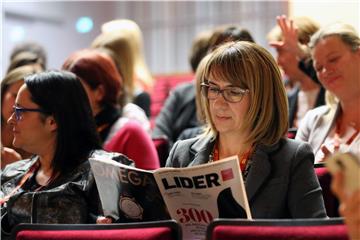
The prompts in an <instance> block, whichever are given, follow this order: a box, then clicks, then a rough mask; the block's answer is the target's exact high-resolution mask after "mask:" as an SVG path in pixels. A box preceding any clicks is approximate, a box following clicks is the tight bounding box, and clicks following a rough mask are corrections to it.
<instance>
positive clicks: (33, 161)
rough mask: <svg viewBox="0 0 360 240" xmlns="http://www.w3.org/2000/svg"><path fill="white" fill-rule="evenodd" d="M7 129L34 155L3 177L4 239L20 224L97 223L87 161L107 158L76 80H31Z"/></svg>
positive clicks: (54, 74) (49, 75)
mask: <svg viewBox="0 0 360 240" xmlns="http://www.w3.org/2000/svg"><path fill="white" fill-rule="evenodd" d="M8 123H9V124H10V125H11V126H12V132H13V134H14V140H13V145H14V146H15V147H17V148H21V149H23V150H25V151H27V152H30V153H33V154H34V155H33V156H32V157H31V158H30V159H26V160H21V161H18V162H15V163H13V164H9V165H8V166H7V167H6V168H5V169H4V171H3V172H2V174H1V183H2V185H1V195H0V196H1V199H0V201H1V205H2V209H1V210H2V213H1V217H2V221H1V228H2V235H3V233H4V232H8V231H9V232H10V231H11V229H12V228H13V227H14V226H15V225H17V224H19V223H91V222H95V221H96V216H98V215H99V214H101V210H100V201H99V194H98V191H97V187H96V184H95V181H94V177H93V174H92V172H91V170H90V164H89V161H88V158H89V157H90V155H92V154H95V153H98V154H103V152H101V151H96V152H94V150H96V149H100V148H101V145H100V143H99V139H98V135H97V133H96V128H95V123H94V121H93V118H92V115H91V108H90V105H89V101H88V99H87V96H86V92H85V90H84V88H83V87H82V85H81V83H80V81H79V80H78V79H77V78H76V76H75V75H74V74H72V73H68V72H58V71H51V72H44V73H38V74H34V75H31V76H28V77H26V78H25V84H24V85H22V86H21V88H20V90H19V92H18V95H17V97H16V100H15V105H14V107H13V113H12V115H11V117H10V118H9V120H8ZM4 211H5V212H6V215H5V214H4Z"/></svg>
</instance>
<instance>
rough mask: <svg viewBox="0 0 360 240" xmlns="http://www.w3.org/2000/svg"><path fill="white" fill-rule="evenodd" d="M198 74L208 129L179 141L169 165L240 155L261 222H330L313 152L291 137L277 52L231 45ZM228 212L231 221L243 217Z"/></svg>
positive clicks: (252, 203)
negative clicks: (325, 220)
mask: <svg viewBox="0 0 360 240" xmlns="http://www.w3.org/2000/svg"><path fill="white" fill-rule="evenodd" d="M196 75H197V76H196V77H197V94H198V96H200V94H201V98H200V99H199V103H200V105H201V107H202V109H203V113H204V116H205V121H206V125H207V128H206V130H205V133H204V134H203V135H201V136H200V137H196V138H192V139H188V140H184V141H178V142H177V143H175V145H174V146H173V148H172V150H171V152H170V155H169V158H168V160H167V163H166V166H167V167H188V166H194V165H199V164H205V163H208V162H212V161H219V160H220V159H224V158H226V157H229V156H233V155H237V156H238V158H239V161H240V168H241V171H242V175H243V178H244V182H245V188H246V192H247V195H248V200H249V205H250V209H251V214H252V217H253V218H323V217H326V212H325V208H324V202H323V198H322V194H321V188H320V186H319V182H318V180H317V177H316V175H315V172H314V168H313V164H314V155H313V153H312V150H311V147H310V146H309V145H308V144H306V143H301V142H296V141H294V140H290V139H287V138H286V137H285V135H286V133H287V129H288V110H287V109H288V106H287V98H286V92H285V88H284V86H283V83H282V81H281V75H280V72H279V69H278V67H277V64H276V62H275V61H274V59H273V57H272V56H271V54H270V53H269V52H268V51H267V50H265V49H264V48H262V47H260V46H258V45H256V44H254V43H249V42H230V43H227V44H224V45H222V46H220V47H218V48H217V49H215V50H214V51H213V52H212V53H210V54H209V55H207V56H206V57H205V58H204V59H203V60H202V62H201V64H200V66H199V68H198V70H197V74H196ZM229 201H230V202H231V198H230V199H229ZM224 204H225V203H224V201H222V205H224ZM219 208H220V206H219ZM224 209H227V212H226V213H220V215H221V216H223V217H241V211H239V212H240V213H239V216H236V215H237V214H234V212H236V210H235V209H233V210H232V212H233V213H232V214H230V213H231V209H229V208H224Z"/></svg>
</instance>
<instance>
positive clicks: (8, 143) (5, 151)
mask: <svg viewBox="0 0 360 240" xmlns="http://www.w3.org/2000/svg"><path fill="white" fill-rule="evenodd" d="M41 71H42V69H41V67H40V65H38V64H29V65H26V66H21V67H18V68H15V69H14V70H12V71H10V72H9V73H7V74H6V75H5V77H4V78H3V79H2V81H1V168H2V169H3V168H4V167H5V166H6V165H7V164H9V163H12V162H15V161H17V160H20V159H25V158H28V157H30V156H31V153H27V152H25V151H23V150H21V149H13V148H14V146H13V145H12V142H13V139H14V136H13V133H12V130H11V129H12V128H11V126H10V125H9V124H7V120H8V119H9V118H10V116H11V114H12V112H13V106H14V103H15V99H16V96H17V93H18V91H19V89H20V87H21V86H22V85H23V84H24V77H26V76H28V75H31V74H34V73H39V72H41ZM9 153H12V154H9Z"/></svg>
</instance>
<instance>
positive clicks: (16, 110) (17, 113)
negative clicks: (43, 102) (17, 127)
mask: <svg viewBox="0 0 360 240" xmlns="http://www.w3.org/2000/svg"><path fill="white" fill-rule="evenodd" d="M13 112H14V113H15V119H16V121H20V120H21V118H22V113H23V112H40V113H46V112H45V111H44V110H42V109H40V108H22V107H18V106H13Z"/></svg>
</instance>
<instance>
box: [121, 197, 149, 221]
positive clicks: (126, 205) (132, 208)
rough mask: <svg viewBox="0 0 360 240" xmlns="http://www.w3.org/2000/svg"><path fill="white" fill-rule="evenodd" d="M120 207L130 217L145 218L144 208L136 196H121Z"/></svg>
mask: <svg viewBox="0 0 360 240" xmlns="http://www.w3.org/2000/svg"><path fill="white" fill-rule="evenodd" d="M119 207H120V209H121V211H122V212H123V213H124V214H125V215H126V217H128V218H131V219H140V220H141V219H142V218H143V211H144V210H143V208H142V207H141V206H140V205H139V204H138V203H137V202H136V200H135V199H134V198H130V197H123V196H122V197H120V201H119Z"/></svg>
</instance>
